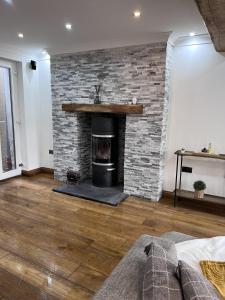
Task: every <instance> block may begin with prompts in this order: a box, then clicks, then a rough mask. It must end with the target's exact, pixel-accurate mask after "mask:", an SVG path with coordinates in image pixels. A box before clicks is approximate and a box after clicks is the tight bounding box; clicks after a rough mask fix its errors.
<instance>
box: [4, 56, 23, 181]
mask: <svg viewBox="0 0 225 300" xmlns="http://www.w3.org/2000/svg"><path fill="white" fill-rule="evenodd" d="M18 107H19V106H18V101H17V65H16V63H12V62H6V61H2V60H0V180H3V179H6V178H10V177H14V176H18V175H20V174H21V168H20V167H19V164H20V138H19V133H20V128H19V127H20V122H19V121H18V117H19V111H18Z"/></svg>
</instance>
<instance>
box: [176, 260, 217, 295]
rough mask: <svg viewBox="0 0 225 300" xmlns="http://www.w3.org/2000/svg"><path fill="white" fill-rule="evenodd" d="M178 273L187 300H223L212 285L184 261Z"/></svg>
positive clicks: (179, 265)
mask: <svg viewBox="0 0 225 300" xmlns="http://www.w3.org/2000/svg"><path fill="white" fill-rule="evenodd" d="M178 271H179V276H180V280H181V285H182V289H183V294H184V299H185V300H192V299H194V300H221V297H220V296H219V294H218V293H217V291H216V290H215V289H214V287H213V286H212V285H211V283H210V282H209V281H208V280H207V279H206V278H205V277H204V276H203V275H202V274H200V273H199V272H197V271H195V270H194V269H193V268H191V267H190V266H189V265H188V264H187V263H185V262H184V261H179V264H178Z"/></svg>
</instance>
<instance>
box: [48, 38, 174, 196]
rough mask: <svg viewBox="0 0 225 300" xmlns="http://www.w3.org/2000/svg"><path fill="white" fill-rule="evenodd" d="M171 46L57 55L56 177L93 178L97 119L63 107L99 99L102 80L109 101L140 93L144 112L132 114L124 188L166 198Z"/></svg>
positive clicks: (127, 132)
mask: <svg viewBox="0 0 225 300" xmlns="http://www.w3.org/2000/svg"><path fill="white" fill-rule="evenodd" d="M170 50H171V48H170V47H168V46H167V43H166V42H160V43H154V44H148V45H139V46H129V47H123V48H114V49H105V50H95V51H88V52H80V53H75V54H64V55H54V56H52V57H51V75H52V97H53V136H54V176H55V178H56V179H58V180H60V181H62V182H65V181H66V173H67V170H68V169H71V170H74V171H80V172H81V175H82V178H85V177H88V176H90V172H91V168H90V162H91V159H90V153H91V152H90V145H91V130H90V129H91V118H90V115H89V114H87V113H71V112H64V111H62V104H65V103H93V99H94V92H95V89H94V85H96V84H99V83H101V84H102V89H103V90H102V94H101V97H102V102H103V103H127V101H129V100H131V99H132V98H133V97H137V99H138V100H139V102H140V103H141V104H143V105H144V113H143V114H142V115H129V114H128V115H126V123H125V124H126V126H125V148H124V173H123V175H124V192H125V193H127V194H130V195H136V196H141V197H145V198H149V199H151V200H153V201H158V200H159V199H160V197H161V192H162V182H163V169H164V153H165V143H166V131H167V115H168V99H169V74H170V61H171V55H170V53H171V51H170Z"/></svg>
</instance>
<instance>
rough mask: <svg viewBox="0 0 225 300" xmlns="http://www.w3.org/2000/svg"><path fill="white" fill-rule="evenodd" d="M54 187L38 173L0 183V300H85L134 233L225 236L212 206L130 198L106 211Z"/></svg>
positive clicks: (224, 220)
mask: <svg viewBox="0 0 225 300" xmlns="http://www.w3.org/2000/svg"><path fill="white" fill-rule="evenodd" d="M57 185H58V183H57V182H56V181H54V180H53V179H52V178H51V176H49V175H46V174H39V175H36V176H33V177H17V178H14V179H10V180H7V181H4V182H1V183H0V299H6V300H17V299H22V300H31V299H32V300H35V299H50V300H51V299H52V300H55V299H59V300H60V299H68V300H70V299H78V300H82V299H91V298H92V296H93V295H94V293H95V291H96V290H97V289H98V288H99V287H100V286H101V284H102V283H103V281H104V280H105V279H106V278H107V276H108V275H109V274H110V272H111V271H112V270H113V268H114V267H115V266H116V265H117V263H118V262H119V261H120V260H121V258H122V257H123V256H124V254H125V253H126V252H127V251H128V249H129V248H130V247H131V245H132V244H133V243H134V241H135V240H136V239H137V238H138V237H139V236H140V235H141V234H150V235H155V236H159V235H160V234H162V233H164V232H167V231H174V230H175V231H180V232H183V233H186V234H191V235H195V236H197V237H210V236H215V235H225V218H224V215H223V214H221V211H218V209H213V207H211V208H207V211H204V207H202V208H200V207H199V205H198V206H196V207H195V206H194V205H193V203H192V204H191V205H189V206H188V205H187V203H182V202H180V203H179V206H178V207H176V208H174V207H173V206H172V201H171V199H168V198H164V199H163V200H162V201H160V202H159V203H153V202H150V201H147V200H143V199H139V198H137V197H129V198H128V199H127V200H125V201H124V202H123V203H121V204H120V205H118V206H117V207H112V206H107V205H104V204H100V203H97V202H93V201H87V200H83V199H80V198H76V197H70V196H67V195H63V194H59V193H55V192H52V188H53V187H55V186H57ZM184 204H185V205H184Z"/></svg>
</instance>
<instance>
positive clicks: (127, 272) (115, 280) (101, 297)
mask: <svg viewBox="0 0 225 300" xmlns="http://www.w3.org/2000/svg"><path fill="white" fill-rule="evenodd" d="M154 239H168V240H170V241H172V242H174V243H179V242H183V241H186V240H191V239H194V237H192V236H189V235H186V234H182V233H178V232H168V233H165V234H163V235H161V236H160V237H159V238H157V237H153V236H150V235H142V236H141V237H140V238H139V239H138V240H137V241H136V242H135V244H134V245H133V246H132V248H131V249H130V250H129V251H128V253H127V255H126V256H125V257H124V258H123V259H122V260H121V262H120V263H119V264H118V265H117V267H116V268H115V269H114V270H113V272H112V274H111V275H110V276H109V277H108V278H107V279H106V281H105V282H104V284H103V286H102V287H101V288H100V290H99V291H98V292H97V294H96V295H95V296H94V300H141V299H142V282H143V275H144V267H145V262H146V255H145V254H144V248H145V246H147V245H148V244H149V243H150V242H151V241H153V240H154Z"/></svg>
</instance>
